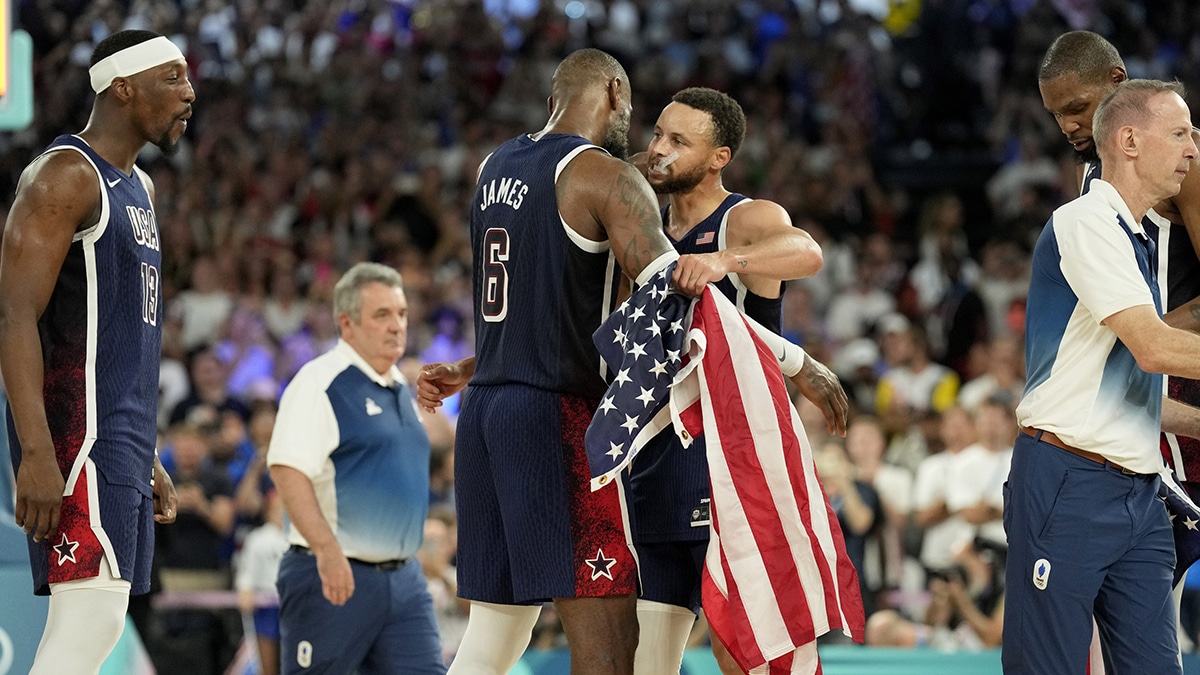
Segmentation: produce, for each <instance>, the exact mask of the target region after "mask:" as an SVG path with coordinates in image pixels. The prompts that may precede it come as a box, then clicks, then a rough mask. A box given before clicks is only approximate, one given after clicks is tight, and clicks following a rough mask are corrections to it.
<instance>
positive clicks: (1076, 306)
mask: <svg viewBox="0 0 1200 675" xmlns="http://www.w3.org/2000/svg"><path fill="white" fill-rule="evenodd" d="M1181 94H1182V88H1181V87H1179V86H1178V85H1175V84H1167V83H1163V82H1158V81H1151V80H1131V81H1128V82H1126V83H1123V84H1121V85H1119V86H1118V87H1117V88H1116V89H1115V90H1114V91H1113V92H1112V93H1111V94H1109V95H1108V96H1107V97H1106V98H1105V99H1104V101H1103V102H1102V103H1101V104H1100V106H1099V108H1098V109H1097V111H1096V115H1095V120H1094V124H1093V136H1094V138H1095V143H1096V146H1097V148H1098V149H1099V152H1100V156H1101V158H1102V160H1103V165H1104V173H1103V176H1102V180H1096V181H1093V183H1092V187H1091V190H1090V191H1089V192H1088V193H1087V194H1085V195H1084V196H1082V197H1080V198H1078V199H1076V200H1074V201H1072V202H1070V203H1068V204H1066V205H1064V206H1062V207H1061V208H1059V209H1058V210H1056V211H1055V212H1054V215H1053V216H1052V217H1051V219H1050V221H1049V223H1047V225H1046V228H1045V229H1044V230H1043V232H1042V235H1041V237H1040V239H1039V240H1038V243H1037V246H1036V248H1035V249H1034V259H1033V273H1032V279H1031V281H1030V288H1029V303H1028V310H1027V312H1028V315H1027V318H1026V348H1025V349H1026V361H1027V365H1028V381H1027V383H1026V385H1025V394H1024V398H1023V399H1022V401H1021V404H1020V406H1019V407H1018V409H1017V420H1018V422H1019V423H1020V425H1021V432H1022V433H1021V435H1020V436H1019V437H1018V439H1017V443H1016V447H1015V449H1014V454H1013V460H1012V470H1011V473H1010V475H1009V482H1008V486H1007V489H1006V492H1005V507H1004V525H1005V530H1006V532H1007V535H1008V541H1009V547H1010V548H1009V555H1008V565H1007V570H1006V594H1007V595H1006V611H1005V616H1004V654H1003V662H1004V672H1005V673H1009V674H1013V673H1029V674H1033V673H1072V672H1083V671H1084V668H1085V664H1086V661H1087V655H1088V645H1089V643H1090V641H1091V632H1092V628H1091V626H1092V622H1091V617H1092V614H1093V612H1094V613H1095V617H1096V622H1097V624H1098V626H1099V629H1100V636H1101V641H1102V643H1103V644H1104V646H1105V662H1106V665H1107V667H1108V670H1109V672H1112V673H1118V674H1122V673H1156V674H1158V673H1180V672H1181V670H1180V665H1179V662H1178V658H1177V652H1178V648H1177V645H1176V635H1175V612H1174V607H1173V604H1172V603H1171V602H1170V593H1171V575H1172V571H1173V568H1174V564H1175V552H1174V544H1173V542H1172V537H1171V526H1170V522H1169V520H1168V517H1167V512H1166V508H1165V507H1164V505H1163V503H1162V502H1161V501H1160V500H1159V499H1158V497H1157V493H1158V486H1159V478H1158V472H1159V471H1160V470H1161V469H1162V460H1161V457H1160V455H1159V453H1158V433H1159V430H1160V427H1161V428H1162V429H1163V430H1166V431H1177V432H1183V433H1186V432H1187V431H1188V427H1189V425H1190V424H1193V423H1194V413H1195V412H1196V411H1195V410H1194V409H1189V408H1187V407H1186V406H1184V405H1183V404H1180V403H1178V402H1174V401H1166V400H1164V399H1163V397H1162V391H1163V388H1162V373H1168V374H1171V375H1180V376H1183V377H1191V378H1196V377H1200V335H1196V334H1193V333H1188V332H1185V331H1180V330H1176V329H1173V328H1170V327H1168V326H1167V325H1166V324H1164V323H1163V322H1162V320H1161V318H1160V317H1161V312H1162V306H1161V301H1160V298H1159V295H1158V283H1157V280H1156V278H1155V274H1156V267H1155V265H1154V264H1153V261H1154V260H1155V256H1156V252H1155V250H1154V243H1153V241H1152V240H1151V239H1150V238H1149V237H1147V235H1146V233H1145V231H1144V230H1143V229H1142V225H1141V220H1142V216H1143V215H1144V214H1145V213H1146V211H1147V210H1148V209H1150V207H1151V206H1153V205H1154V204H1156V203H1158V202H1159V201H1160V200H1162V199H1164V198H1167V197H1170V196H1172V195H1174V194H1175V193H1176V192H1178V190H1179V185H1180V183H1181V182H1182V181H1183V178H1184V176H1185V175H1186V174H1187V171H1188V169H1189V166H1190V165H1191V163H1192V162H1193V161H1194V160H1195V159H1196V157H1197V149H1196V145H1195V143H1194V142H1193V140H1192V135H1191V129H1192V124H1191V118H1190V116H1189V112H1188V108H1187V105H1186V104H1185V103H1184V101H1183V98H1182V96H1181ZM1193 433H1194V431H1193Z"/></svg>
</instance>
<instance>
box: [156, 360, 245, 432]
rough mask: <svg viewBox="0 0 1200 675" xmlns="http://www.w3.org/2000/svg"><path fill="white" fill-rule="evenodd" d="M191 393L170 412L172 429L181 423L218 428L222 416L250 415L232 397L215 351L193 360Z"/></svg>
mask: <svg viewBox="0 0 1200 675" xmlns="http://www.w3.org/2000/svg"><path fill="white" fill-rule="evenodd" d="M189 372H191V375H192V383H191V384H192V391H191V393H190V394H188V397H187V398H185V399H183V400H182V401H180V402H179V405H176V406H175V410H173V411H172V412H171V418H170V421H171V425H172V426H174V425H176V424H178V423H180V422H192V423H195V424H216V423H217V422H218V418H219V416H220V413H222V412H225V411H231V412H235V413H237V414H238V415H241V416H242V417H243V418H245V417H246V416H248V415H249V410H248V409H247V408H246V404H244V403H242V402H241V401H239V400H237V399H236V398H234V397H233V396H231V395H230V393H229V388H228V386H229V385H228V380H227V379H226V377H227V372H226V369H225V366H224V365H223V364H222V363H221V359H220V358H219V357H218V356H217V353H216V351H214V350H213V349H202V350H200V351H198V352H196V353H194V354H192V358H191V367H190V369H189Z"/></svg>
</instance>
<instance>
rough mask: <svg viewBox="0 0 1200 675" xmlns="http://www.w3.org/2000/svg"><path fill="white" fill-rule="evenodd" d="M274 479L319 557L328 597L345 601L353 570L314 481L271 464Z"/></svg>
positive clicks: (295, 523) (351, 586)
mask: <svg viewBox="0 0 1200 675" xmlns="http://www.w3.org/2000/svg"><path fill="white" fill-rule="evenodd" d="M271 480H273V481H275V486H276V487H277V488H278V490H279V496H280V497H282V498H283V508H284V509H285V510H286V511H287V515H288V519H289V520H291V523H292V526H293V527H295V528H296V529H297V530H299V531H300V534H301V535H302V536H303V537H304V540H305V541H307V542H308V546H309V548H310V549H312V552H313V554H314V555H315V556H316V557H317V572H318V573H319V574H320V576H321V589H322V591H323V593H324V595H325V599H326V600H329V602H331V603H333V604H335V605H343V604H345V603H346V601H347V600H349V599H350V596H351V595H353V594H354V573H353V572H352V571H351V570H350V562H349V561H348V560H346V555H345V554H344V553H342V547H341V545H340V544H338V541H337V537H335V536H334V534H333V529H332V528H330V527H329V522H328V521H327V520H325V514H323V513H321V505H320V504H319V503H317V494H316V492H314V491H313V486H312V481H310V480H309V479H308V476H305V475H304V474H303V473H301V472H300V471H298V470H296V469H293V468H292V467H290V466H283V465H278V464H277V465H275V466H272V467H271Z"/></svg>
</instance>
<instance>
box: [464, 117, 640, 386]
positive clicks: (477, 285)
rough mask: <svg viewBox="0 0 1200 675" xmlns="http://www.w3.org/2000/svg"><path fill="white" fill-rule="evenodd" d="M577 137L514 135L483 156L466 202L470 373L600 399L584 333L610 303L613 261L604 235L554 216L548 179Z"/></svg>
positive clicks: (478, 378) (583, 143)
mask: <svg viewBox="0 0 1200 675" xmlns="http://www.w3.org/2000/svg"><path fill="white" fill-rule="evenodd" d="M592 149H595V150H597V151H600V152H603V150H600V149H599V148H597V147H596V146H594V145H592V144H591V143H589V142H588V141H587V140H586V139H584V138H581V137H579V136H574V135H567V134H547V135H545V136H542V137H541V138H540V139H539V140H536V141H535V140H533V139H532V138H530V137H529V136H527V135H522V136H518V137H516V138H514V139H512V140H510V141H508V142H507V143H505V144H504V145H501V146H500V147H499V148H498V149H497V150H496V151H495V152H493V153H492V154H491V155H490V156H489V157H488V158H487V159H486V160H484V164H483V167H482V168H481V170H480V174H479V184H478V186H477V187H476V188H475V197H474V200H473V201H472V202H471V250H472V254H473V258H474V261H475V262H474V292H475V354H476V357H477V360H476V364H475V375H474V377H473V378H472V379H471V383H472V384H493V385H494V384H508V383H518V384H526V385H529V386H533V387H538V388H540V389H545V390H548V391H557V392H562V393H567V394H575V395H579V396H584V397H586V398H588V399H589V400H596V401H599V400H600V397H601V396H602V395H603V393H604V390H605V380H604V377H605V372H606V371H605V369H604V366H603V362H602V360H601V358H600V355H599V353H598V352H597V351H596V347H595V345H593V344H592V333H593V332H594V331H595V330H596V329H597V328H599V327H600V323H601V321H602V320H603V319H604V317H605V316H607V315H608V314H609V312H611V311H612V308H613V305H614V303H615V300H616V294H617V287H618V282H619V280H620V277H619V275H620V269H619V268H618V267H617V265H616V260H615V258H614V257H613V256H612V255H611V253H610V246H609V243H608V242H607V241H603V242H596V241H590V240H588V239H585V238H584V237H582V236H580V235H579V234H578V233H577V232H575V231H574V230H572V229H571V228H570V227H569V226H568V225H567V224H566V222H565V221H563V219H562V216H561V215H559V210H558V198H557V195H556V194H555V189H554V186H555V182H556V181H557V180H558V176H559V173H561V172H562V170H563V169H564V168H565V167H566V166H567V164H568V163H570V161H571V160H572V159H574V158H575V157H576V156H578V155H579V153H581V152H585V151H588V150H592Z"/></svg>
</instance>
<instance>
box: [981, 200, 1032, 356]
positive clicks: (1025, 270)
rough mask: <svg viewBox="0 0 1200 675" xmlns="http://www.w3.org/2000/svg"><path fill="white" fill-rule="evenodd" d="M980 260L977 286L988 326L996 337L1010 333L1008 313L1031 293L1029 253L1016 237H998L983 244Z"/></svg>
mask: <svg viewBox="0 0 1200 675" xmlns="http://www.w3.org/2000/svg"><path fill="white" fill-rule="evenodd" d="M1043 222H1044V221H1043ZM981 259H982V261H983V262H982V265H981V271H980V277H979V283H977V284H976V286H975V288H976V291H977V292H978V293H979V297H980V298H981V299H982V300H983V304H984V307H985V308H986V310H987V321H988V328H989V330H990V332H991V335H993V336H999V335H1005V334H1008V333H1011V332H1012V329H1011V328H1009V325H1008V313H1009V312H1010V311H1011V310H1012V308H1013V306H1014V305H1016V304H1017V303H1020V302H1024V300H1025V296H1026V295H1028V293H1029V253H1028V251H1026V250H1025V249H1024V248H1023V247H1022V245H1021V243H1020V242H1018V241H1017V240H1014V239H1012V238H1009V237H996V238H993V239H991V240H990V241H988V243H987V244H986V245H985V246H984V247H983V252H982V254H981Z"/></svg>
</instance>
